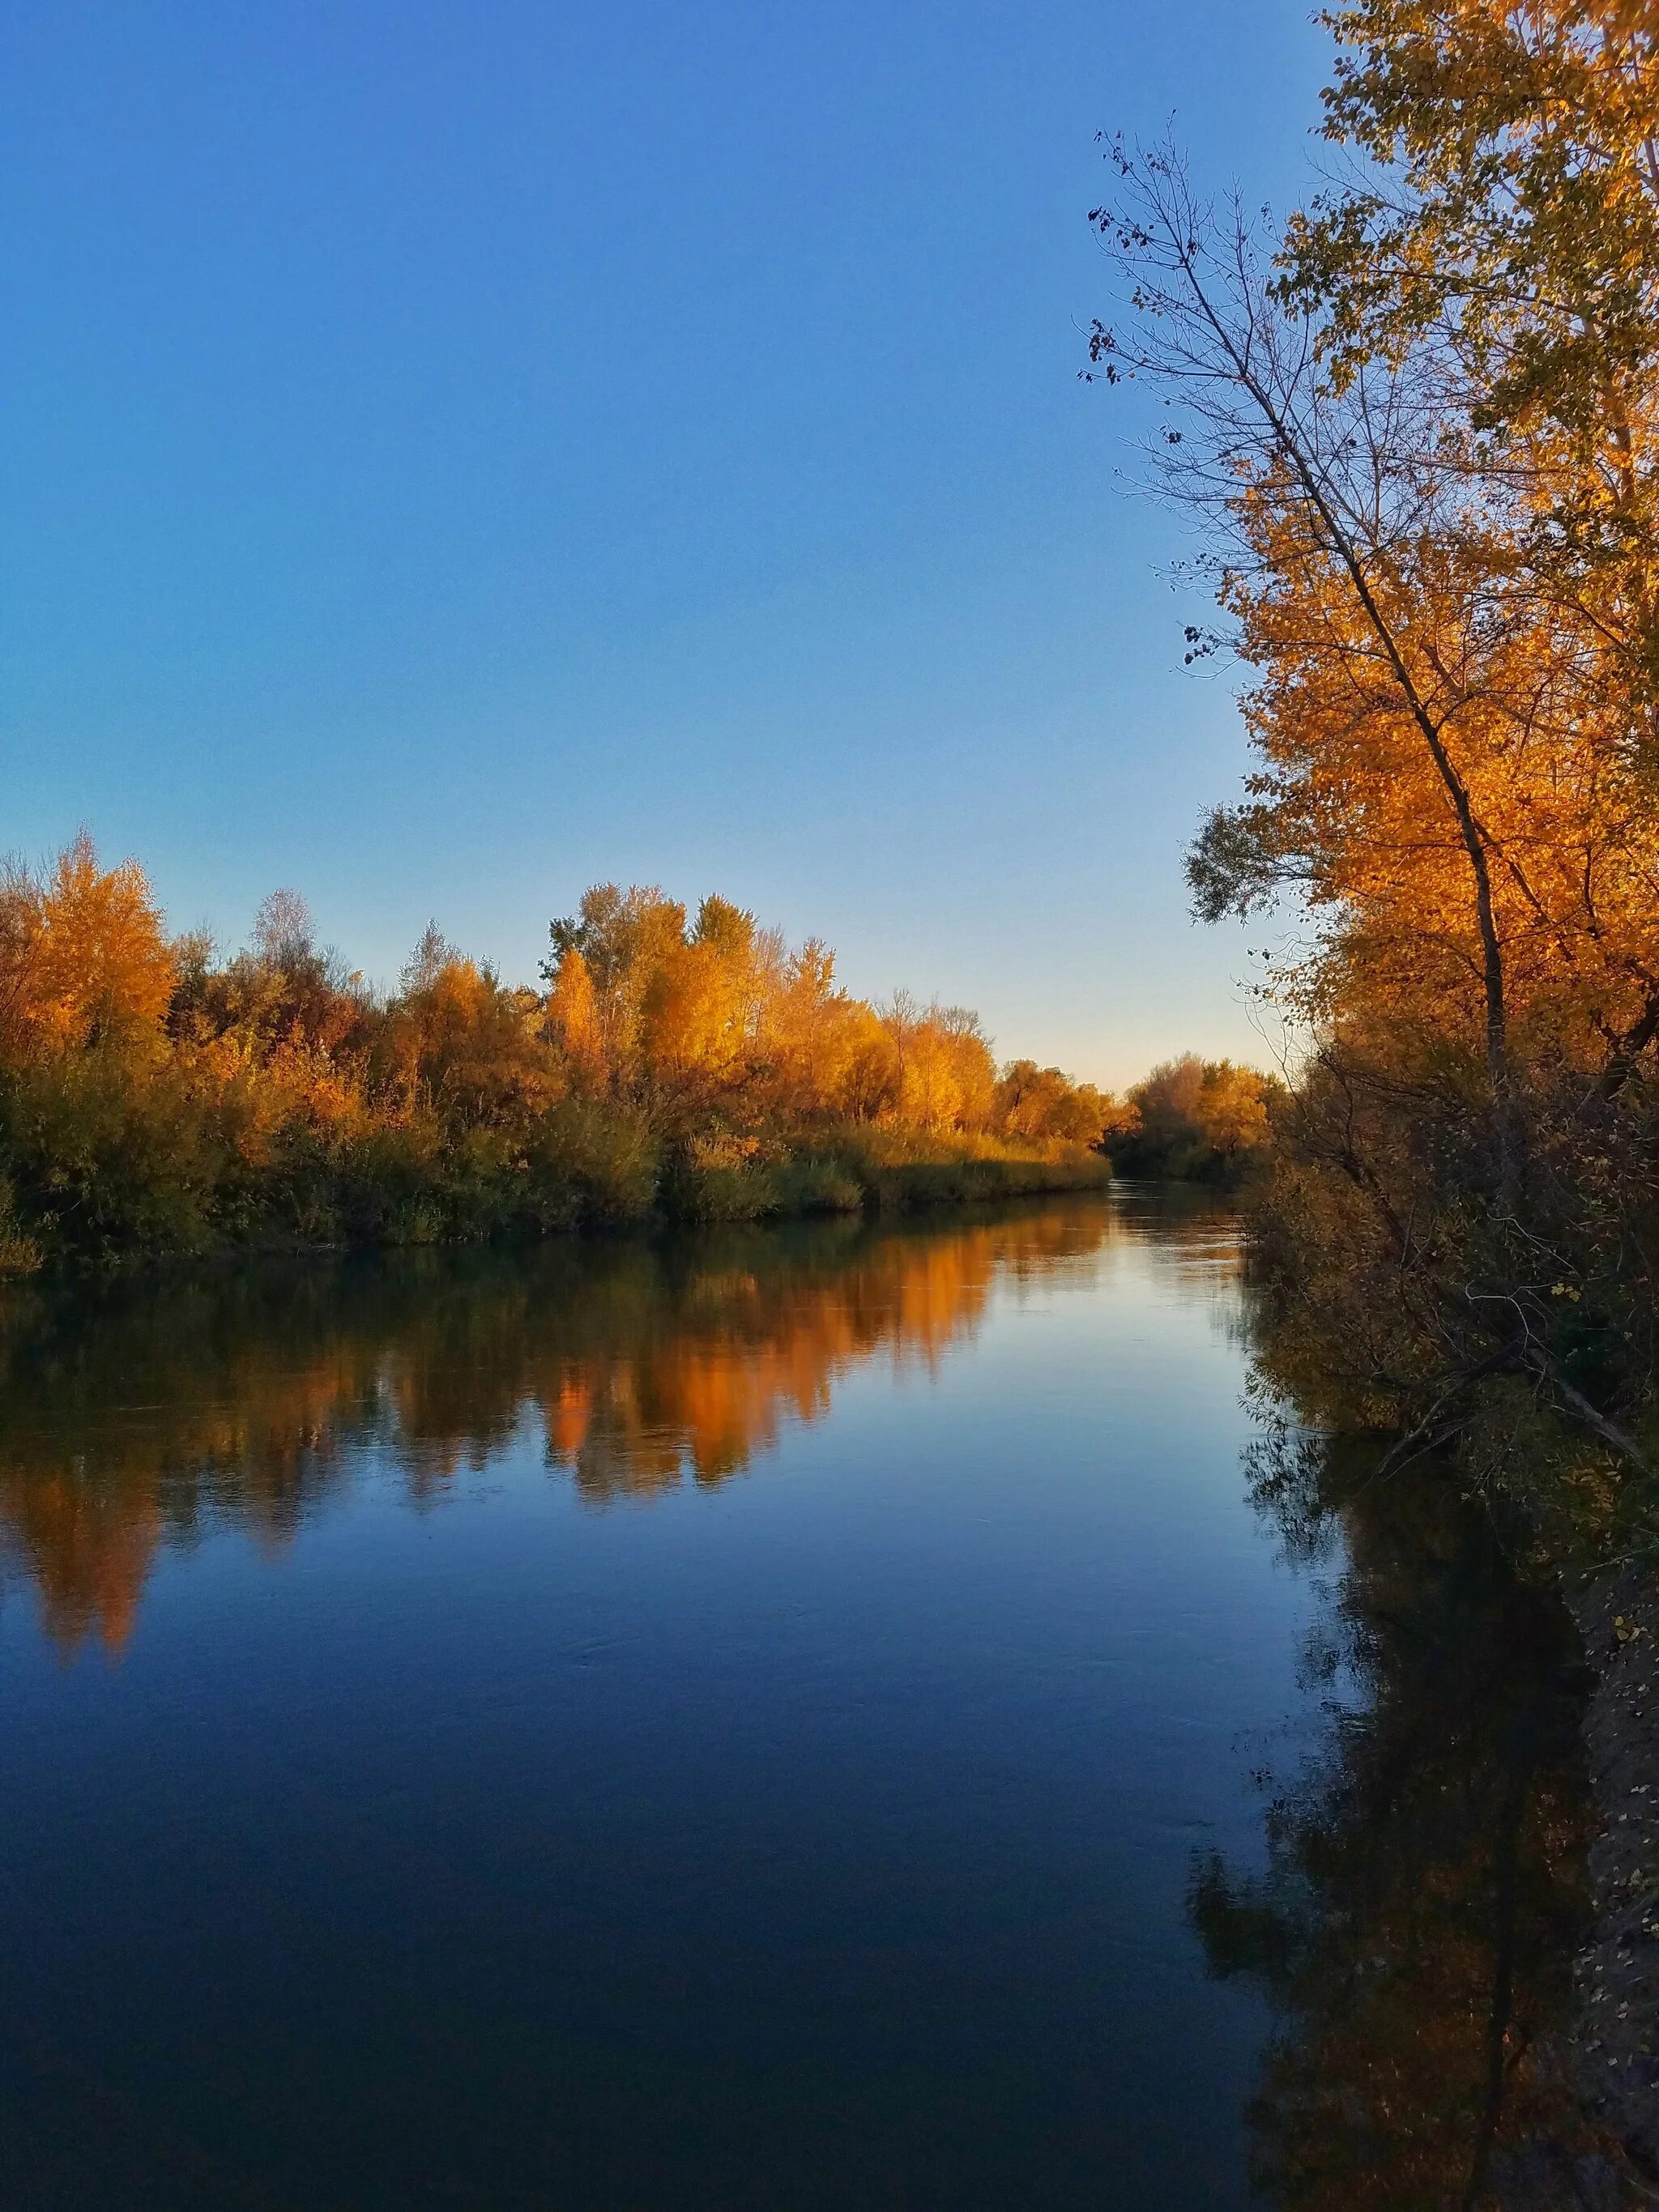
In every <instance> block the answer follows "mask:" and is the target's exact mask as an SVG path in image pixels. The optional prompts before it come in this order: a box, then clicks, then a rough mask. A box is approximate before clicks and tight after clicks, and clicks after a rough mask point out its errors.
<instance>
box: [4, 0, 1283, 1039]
mask: <svg viewBox="0 0 1659 2212" xmlns="http://www.w3.org/2000/svg"><path fill="white" fill-rule="evenodd" d="M1324 66H1325V50H1324V44H1323V40H1322V37H1321V35H1320V34H1319V33H1316V31H1315V30H1314V29H1313V28H1311V27H1310V24H1309V22H1308V21H1307V18H1306V15H1305V14H1304V9H1302V7H1300V6H1298V5H1297V4H1295V0H1188V4H1186V5H1165V6H1163V7H1149V6H1145V5H1142V4H1139V0H1094V4H1091V5H1086V6H1085V5H1075V4H1072V0H986V4H977V0H949V4H947V3H946V0H828V4H823V5H818V6H815V7H811V8H807V7H799V6H793V5H789V4H787V0H769V4H765V5H762V4H733V0H697V4H692V0H676V4H647V0H606V4H605V5H602V6H601V5H597V4H592V0H584V4H580V5H577V4H561V0H465V4H461V0H441V4H440V3H439V0H397V4H395V5H393V4H391V0H349V4H347V5H341V4H338V0H331V4H329V5H327V6H323V5H319V4H310V0H283V4H278V5H276V6H271V5H260V6H253V5H246V4H241V0H197V4H191V5H181V4H177V0H149V4H146V5H144V6H143V7H133V6H131V4H127V0H122V4H119V5H117V4H114V0H101V3H100V4H77V3H76V0H50V4H46V0H12V5H11V6H10V7H9V9H7V10H6V11H5V17H4V22H3V27H0V76H3V82H4V83H5V86H6V95H5V98H6V108H7V118H8V120H7V129H6V131H5V133H4V137H3V142H0V226H3V228H0V259H3V288H4V289H3V311H0V383H3V389H0V444H3V449H4V478H3V485H0V747H3V757H4V782H3V799H0V847H13V848H21V849H23V850H25V851H27V852H28V853H30V854H38V853H40V852H41V851H43V850H45V849H47V848H54V847H56V846H57V845H58V844H60V843H61V842H63V841H64V838H65V837H66V836H69V835H70V833H71V832H72V831H73V830H74V829H75V828H76V826H77V824H80V823H85V824H86V825H87V826H88V828H89V829H91V830H92V831H93V833H94V836H96V838H97V839H98V841H99V843H100V848H101V849H102V850H103V851H104V852H105V853H106V854H108V855H110V856H112V857H116V856H119V855H122V854H126V853H129V852H131V853H136V854H138V855H139V856H140V857H141V858H142V859H143V860H144V861H145V862H146V864H147V865H148V866H149V868H150V871H151V873H152V875H153V878H154V879H155V883H156V885H157V887H158V890H159V891H160V893H161V897H162V899H163V901H164V902H165V904H166V906H167V910H168V913H169V915H170V916H171V918H172V920H173V922H174V923H175V925H176V926H178V927H191V926H194V925H196V924H197V923H199V922H206V923H208V924H209V925H210V927H212V928H213V929H214V931H215V933H216V935H217V936H218V937H219V938H220V939H221V941H222V942H224V943H227V944H232V943H234V942H236V941H239V940H240V938H241V937H242V936H243V935H244V934H245V933H246V928H247V926H248V923H249V921H250V919H251V916H252V910H253V908H254V906H255V905H256V903H257V902H258V899H259V898H260V897H261V896H262V895H263V894H264V892H265V891H266V890H270V888H271V887H272V886H273V885H275V884H294V885H295V886H296V887H297V888H299V889H300V890H303V891H304V892H305V894H306V895H307V897H308V898H309V899H310V900H311V902H312V904H313V908H315V910H316V913H317V915H318V916H319V921H320V923H321V926H322V928H323V931H324V933H325V935H326V936H328V937H330V938H332V939H336V940H337V942H338V943H339V945H341V947H342V949H343V951H345V952H346V953H347V954H348V955H349V957H350V958H351V959H352V960H353V961H354V963H356V964H358V965H360V966H362V968H363V969H365V970H366V971H367V972H368V973H369V974H370V975H376V976H379V977H388V976H390V975H393V974H395V972H396V969H397V968H398V965H399V964H400V963H401V960H402V958H403V957H404V953H405V951H406V950H407V948H408V946H409V945H410V944H411V943H412V942H413V940H414V939H415V938H416V935H417V934H418V933H419V931H420V929H421V927H422V924H423V923H424V922H425V921H426V920H427V919H428V915H435V917H436V918H437V920H438V921H439V922H440V923H441V926H442V927H443V928H444V929H445V931H446V932H447V933H448V934H449V935H450V936H452V937H453V938H455V939H458V940H459V941H460V942H461V943H462V944H464V945H465V946H466V947H467V948H468V949H469V950H471V951H476V952H477V953H479V954H483V955H487V956H489V957H492V958H493V959H495V961H496V962H497V963H499V964H500V966H501V968H502V969H503V970H504V972H505V973H507V975H509V976H510V977H513V978H515V979H516V978H527V977H529V976H531V975H532V974H533V971H534V967H535V963H536V961H537V959H538V957H539V955H540V952H541V951H542V949H543V944H544V936H545V927H546V922H547V920H548V918H549V916H550V915H553V914H556V913H562V912H565V911H568V909H569V908H572V907H573V906H574V903H575V901H576V899H577V897H578V896H579V895H580V891H581V890H582V887H583V886H584V884H587V883H589V882H591V881H593V880H595V879H599V878H609V877H614V878H618V879H620V880H623V881H624V882H626V881H647V882H649V881H655V882H660V883H661V884H664V885H665V887H666V888H668V889H669V890H672V891H674V892H676V893H677V894H678V895H680V896H686V897H689V898H695V897H696V896H697V895H699V894H700V893H701V892H702V891H703V890H709V889H719V890H722V891H724V892H726V894H727V895H729V896H733V897H736V898H738V899H739V900H741V901H742V902H744V904H747V905H750V906H753V907H755V908H757V909H758V910H759V912H760V913H761V915H763V918H765V919H767V920H769V921H778V922H781V923H782V924H783V925H784V926H785V927H787V929H788V931H789V932H790V933H791V934H792V935H793V936H797V937H799V936H800V935H804V934H806V933H816V934H818V935H821V936H823V937H824V938H826V939H828V940H829V942H830V943H831V944H833V945H836V947H837V949H838V951H839V953H840V956H841V967H842V975H843V978H844V980H845V981H848V983H849V984H851V985H852V986H853V987H855V988H857V989H859V990H860V991H862V992H866V993H868V994H884V993H885V992H886V991H887V990H889V989H890V987H892V986H894V985H896V984H900V983H903V984H907V985H908V986H909V987H911V988H912V989H914V990H915V991H917V992H919V993H921V994H922V995H923V996H928V995H931V994H934V993H937V994H939V996H940V997H942V998H944V999H945V1000H950V1001H956V1002H962V1003H966V1004H969V1005H974V1006H978V1007H979V1008H980V1009H981V1012H982V1013H983V1015H984V1017H985V1018H986V1021H987V1025H988V1026H989V1028H990V1029H991V1030H992V1032H993V1034H994V1036H995V1038H996V1040H997V1042H998V1044H999V1047H1000V1049H1002V1050H1003V1051H1004V1052H1005V1053H1013V1052H1032V1053H1035V1054H1038V1055H1039V1056H1041V1057H1042V1058H1045V1059H1055V1060H1060V1062H1061V1063H1062V1064H1064V1065H1066V1066H1070V1067H1072V1068H1073V1069H1075V1070H1076V1071H1077V1072H1078V1073H1084V1074H1088V1075H1092V1076H1095V1077H1097V1078H1103V1079H1108V1080H1111V1081H1116V1082H1121V1081H1122V1080H1124V1079H1128V1078H1131V1077H1133V1075H1134V1074H1135V1073H1139V1071H1140V1070H1141V1069H1143V1068H1144V1067H1145V1066H1146V1064H1147V1063H1148V1062H1149V1061H1150V1060H1152V1059H1153V1058H1154V1057H1157V1056H1160V1055H1163V1054H1167V1053H1170V1052H1173V1051H1176V1050H1178V1049H1179V1048H1182V1047H1183V1046H1185V1045H1187V1044H1189V1043H1190V1044H1194V1045H1196V1046H1199V1047H1200V1048H1206V1049H1209V1050H1213V1051H1223V1050H1231V1051H1233V1052H1235V1053H1238V1052H1243V1053H1245V1054H1250V1053H1252V1052H1254V1053H1255V1054H1256V1056H1258V1057H1259V1056H1260V1053H1261V1046H1260V1043H1259V1041H1258V1039H1257V1038H1256V1037H1255V1035H1254V1033H1253V1031H1252V1029H1251V1027H1250V1024H1249V1017H1248V1014H1247V1012H1246V1009H1245V1006H1244V1005H1243V1001H1242V1000H1241V998H1240V994H1239V993H1238V991H1237V988H1236V986H1235V978H1236V977H1237V976H1238V975H1242V974H1243V971H1244V969H1245V968H1246V966H1247V964H1248V963H1247V962H1246V960H1245V957H1244V953H1243V939H1242V938H1241V937H1239V936H1238V935H1237V934H1235V933H1226V932H1206V931H1203V930H1200V929H1197V928H1195V927H1194V926H1192V925H1191V924H1190V923H1189V922H1188V920H1187V918H1186V913H1185V905H1184V897H1183V893H1182V883H1181V875H1180V850H1181V846H1182V840H1183V838H1184V837H1185V836H1186V835H1187V834H1188V830H1189V829H1190V827H1191V824H1192V823H1193V821H1194V817H1195V816H1196V814H1197V812H1198V811H1199V809H1200V807H1201V806H1202V805H1205V804H1206V803H1207V802H1210V801H1213V800H1214V799H1220V798H1225V797H1227V796H1229V795H1231V792H1232V791H1233V789H1234V788H1235V787H1236V782H1237V776H1238V774H1239V771H1240V768H1241V765H1242V760H1243V752H1242V746H1241V743H1240V739H1239V735H1238V732H1237V717H1236V714H1235V713H1234V710H1233V708H1232V706H1231V700H1230V697H1229V696H1228V694H1227V692H1226V690H1225V687H1224V686H1219V685H1218V684H1216V683H1215V682H1214V681H1213V680H1211V681H1208V682H1206V681H1202V680H1198V679H1195V678H1192V677H1190V676H1188V675H1185V674H1183V672H1182V668H1181V628H1182V622H1183V621H1184V620H1186V619H1189V618H1190V617H1191V612H1192V610H1191V607H1190V605H1188V604H1186V603H1184V602H1183V601H1182V600H1181V599H1178V598H1176V597H1175V596H1173V595H1172V593H1171V591H1170V586H1169V584H1168V582H1167V580H1164V575H1163V574H1162V571H1163V570H1164V569H1167V566H1168V564H1169V562H1170V560H1171V559H1172V558H1173V557H1175V556H1176V555H1177V554H1178V552H1179V550H1180V537H1179V532H1178V528H1177V526H1176V525H1175V524H1173V523H1172V522H1170V520H1168V519H1167V518H1165V517H1164V516H1163V515H1161V514H1160V513H1158V511H1157V510H1156V509H1155V508H1154V507H1151V506H1149V505H1148V504H1147V503H1146V501H1143V500H1139V499H1137V498H1135V497H1133V496H1132V495H1129V493H1128V492H1127V490H1126V489H1125V485H1124V483H1123V482H1122V480H1121V478H1120V477H1119V476H1118V475H1117V474H1116V473H1115V472H1116V471H1118V470H1120V469H1121V468H1124V467H1126V466H1127V465H1128V463H1129V461H1130V455H1129V454H1128V453H1127V451H1126V450H1125V448H1124V444H1123V441H1124V439H1125V436H1126V434H1127V430H1128V428H1130V418H1129V417H1128V416H1127V415H1126V414H1125V412H1124V411H1123V410H1122V408H1121V404H1120V402H1121V395H1112V394H1109V393H1107V392H1104V391H1103V390H1102V389H1101V388H1099V387H1092V388H1091V387H1085V386H1082V385H1080V384H1079V383H1078V382H1077V381H1076V370H1077V368H1078V367H1079V362H1080V361H1081V359H1082V356H1083V338H1082V335H1081V333H1082V330H1083V328H1084V326H1085V325H1086V323H1087V320H1088V319H1089V317H1090V315H1091V313H1093V312H1094V311H1095V310H1096V308H1097V307H1099V306H1100V305H1101V304H1102V302H1103V292H1104V281H1105V270H1104V269H1103V265H1102V264H1101V262H1100V259H1099V256H1098V251H1097V247H1096V246H1095V245H1094V243H1093V241H1092V240H1091V237H1090V235H1089V233H1088V230H1087V228H1086V224H1085V214H1086V211H1087V210H1088V209H1089V207H1090V206H1091V204H1093V202H1094V199H1095V198H1096V197H1097V196H1098V195H1099V192H1100V191H1101V190H1102V188H1103V174H1104V173H1103V169H1102V167H1101V164H1100V161H1099V155H1098V151H1097V149H1096V147H1095V146H1094V144H1093V143H1092V141H1093V136H1094V133H1095V131H1097V129H1099V128H1101V127H1103V126H1107V127H1117V126H1123V127H1125V128H1127V129H1130V130H1133V131H1140V132H1142V133H1156V132H1157V131H1158V130H1160V128H1161V127H1162V126H1163V125H1164V122H1165V121H1166V120H1167V119H1168V118H1169V117H1170V114H1171V113H1172V112H1173V114H1174V117H1175V121H1176V129H1177V131H1178V132H1179V133H1180V134H1181V135H1182V137H1184V138H1185V139H1186V140H1187V141H1188V143H1189V144H1190V145H1191V146H1192V147H1193V149H1194V151H1195V154H1196V155H1197V160H1198V165H1199V167H1200V173H1204V174H1206V175H1207V176H1209V177H1211V178H1212V179H1215V180H1216V181H1218V182H1220V183H1226V182H1229V181H1231V179H1233V178H1234V177H1237V178H1238V179H1241V180H1243V182H1244V184H1245V185H1246V186H1247V188H1248V189H1249V192H1250V194H1251V196H1252V197H1261V196H1270V197H1273V198H1274V199H1275V200H1277V201H1280V202H1282V201H1283V200H1285V198H1287V197H1290V196H1291V195H1292V194H1293V193H1294V192H1295V191H1297V190H1298V189H1299V187H1300V185H1301V184H1302V182H1303V180H1304V178H1305V175H1306V165H1307V163H1308V161H1309V159H1310V148H1309V141H1308V130H1309V126H1310V123H1311V122H1312V121H1313V119H1314V117H1315V113H1316V88H1317V86H1318V84H1319V82H1320V80H1321V77H1322V74H1323V70H1324Z"/></svg>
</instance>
